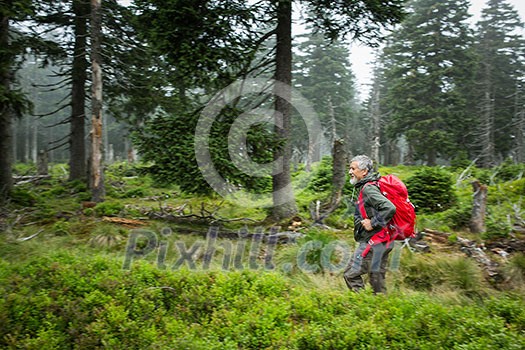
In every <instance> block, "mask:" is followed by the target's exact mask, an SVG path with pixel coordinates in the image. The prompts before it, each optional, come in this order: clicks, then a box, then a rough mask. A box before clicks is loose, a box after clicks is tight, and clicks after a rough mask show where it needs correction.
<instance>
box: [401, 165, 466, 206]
mask: <svg viewBox="0 0 525 350" xmlns="http://www.w3.org/2000/svg"><path fill="white" fill-rule="evenodd" d="M405 183H406V186H407V188H408V193H409V195H410V200H411V201H412V203H413V204H414V205H415V206H416V210H420V211H421V212H424V213H425V212H426V213H435V212H441V211H444V210H446V209H448V208H450V207H452V206H453V205H454V204H455V203H456V200H457V198H456V193H455V189H454V187H453V182H452V178H451V174H450V173H449V172H448V171H446V170H444V169H441V168H435V167H423V168H421V169H419V170H418V171H416V173H415V174H414V175H413V176H411V177H409V178H408V179H407V180H406V181H405Z"/></svg>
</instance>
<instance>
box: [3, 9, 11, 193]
mask: <svg viewBox="0 0 525 350" xmlns="http://www.w3.org/2000/svg"><path fill="white" fill-rule="evenodd" d="M0 21H1V22H0V47H2V50H1V51H0V61H1V62H0V65H1V66H0V88H1V89H2V90H3V91H4V93H6V92H9V91H10V90H11V84H10V79H9V78H10V65H9V63H8V62H11V61H10V57H9V56H10V55H9V53H6V52H5V51H7V48H8V47H9V17H7V16H2V17H1V18H0ZM12 118H13V116H12V113H11V110H10V109H9V107H8V106H7V104H6V103H2V104H0V203H3V202H4V201H5V200H6V199H7V197H8V196H9V192H11V189H12V187H13V174H12V164H13V150H12V141H13V140H12V139H13V129H12V124H11V123H12Z"/></svg>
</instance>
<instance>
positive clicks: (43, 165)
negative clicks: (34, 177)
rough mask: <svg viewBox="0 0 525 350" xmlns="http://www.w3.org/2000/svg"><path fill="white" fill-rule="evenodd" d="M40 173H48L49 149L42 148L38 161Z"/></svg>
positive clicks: (38, 171)
mask: <svg viewBox="0 0 525 350" xmlns="http://www.w3.org/2000/svg"><path fill="white" fill-rule="evenodd" d="M36 165H37V173H38V175H48V160H47V151H45V150H40V152H39V153H38V158H37V161H36Z"/></svg>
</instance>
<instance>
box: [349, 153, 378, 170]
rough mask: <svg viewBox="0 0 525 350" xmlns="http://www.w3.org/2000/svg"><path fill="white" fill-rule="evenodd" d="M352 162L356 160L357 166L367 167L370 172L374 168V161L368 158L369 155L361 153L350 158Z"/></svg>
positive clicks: (360, 167) (362, 168)
mask: <svg viewBox="0 0 525 350" xmlns="http://www.w3.org/2000/svg"><path fill="white" fill-rule="evenodd" d="M353 162H356V163H357V167H358V168H359V169H361V170H364V169H367V170H368V171H369V172H371V171H372V170H373V168H374V162H373V161H372V159H370V157H368V156H365V155H363V154H361V155H358V156H355V157H354V158H352V160H351V161H350V163H353Z"/></svg>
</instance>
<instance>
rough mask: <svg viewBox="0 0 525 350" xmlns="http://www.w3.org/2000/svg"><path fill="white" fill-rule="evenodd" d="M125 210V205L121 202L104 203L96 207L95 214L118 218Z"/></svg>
mask: <svg viewBox="0 0 525 350" xmlns="http://www.w3.org/2000/svg"><path fill="white" fill-rule="evenodd" d="M122 210H124V204H122V203H120V202H111V201H108V202H102V203H98V204H97V205H96V206H95V213H96V214H97V215H99V216H117V215H119V213H120V212H121V211H122Z"/></svg>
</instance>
